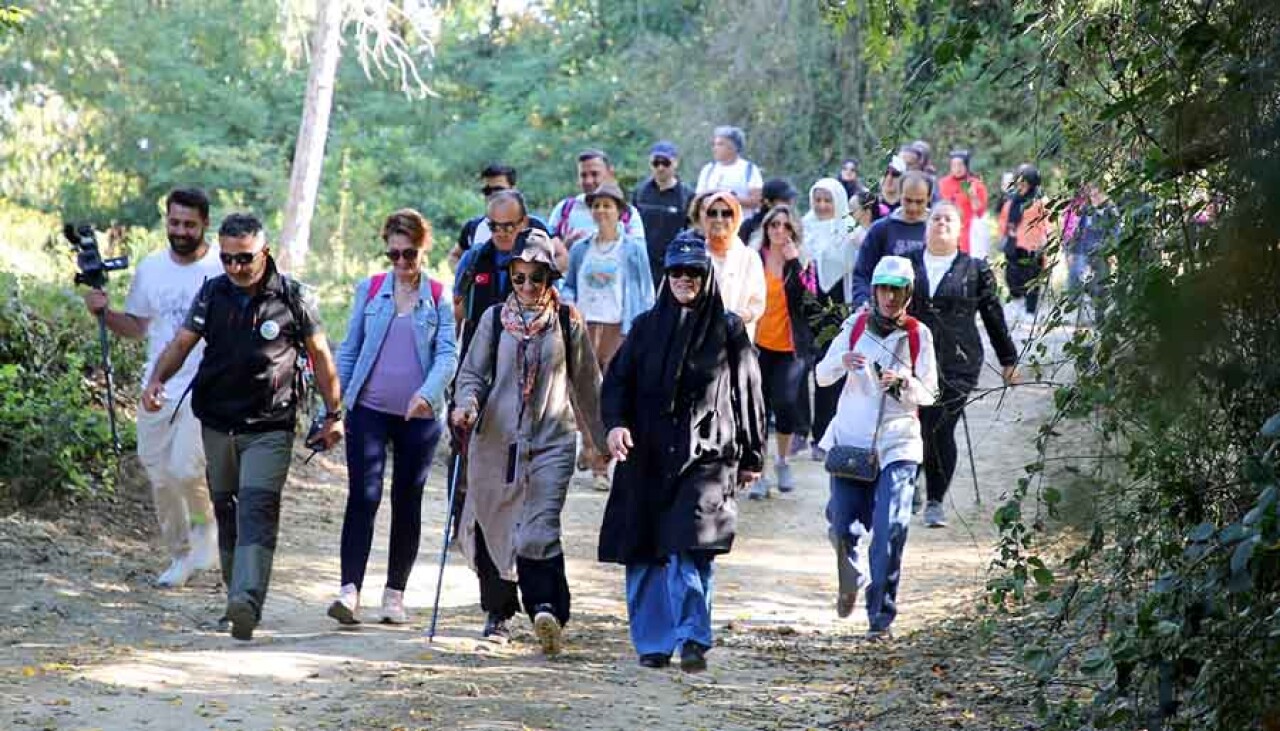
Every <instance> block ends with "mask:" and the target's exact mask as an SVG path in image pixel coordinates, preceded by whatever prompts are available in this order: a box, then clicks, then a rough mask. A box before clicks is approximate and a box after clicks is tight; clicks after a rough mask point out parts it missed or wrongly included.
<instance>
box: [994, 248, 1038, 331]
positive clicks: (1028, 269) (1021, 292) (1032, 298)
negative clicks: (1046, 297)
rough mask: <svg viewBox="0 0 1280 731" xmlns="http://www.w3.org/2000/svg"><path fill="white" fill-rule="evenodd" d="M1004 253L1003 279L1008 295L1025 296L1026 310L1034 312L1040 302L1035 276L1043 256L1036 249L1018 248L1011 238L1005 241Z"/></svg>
mask: <svg viewBox="0 0 1280 731" xmlns="http://www.w3.org/2000/svg"><path fill="white" fill-rule="evenodd" d="M1004 255H1005V270H1004V281H1005V284H1007V285H1009V294H1010V296H1012V297H1026V298H1027V312H1029V313H1031V314H1035V311H1036V307H1037V306H1038V305H1039V303H1040V282H1037V281H1036V278H1037V277H1039V276H1040V270H1041V268H1042V267H1043V266H1044V257H1043V256H1041V254H1040V252H1038V251H1027V250H1026V249H1019V248H1018V247H1017V246H1015V245H1013V244H1012V240H1009V241H1006V243H1005V247H1004Z"/></svg>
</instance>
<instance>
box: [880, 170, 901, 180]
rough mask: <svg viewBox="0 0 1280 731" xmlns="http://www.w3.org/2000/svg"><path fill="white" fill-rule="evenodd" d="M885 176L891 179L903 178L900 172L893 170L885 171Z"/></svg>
mask: <svg viewBox="0 0 1280 731" xmlns="http://www.w3.org/2000/svg"><path fill="white" fill-rule="evenodd" d="M884 174H885V175H888V176H889V177H891V178H901V177H902V173H900V172H898V171H897V170H894V169H893V168H889V169H888V170H886V171H884Z"/></svg>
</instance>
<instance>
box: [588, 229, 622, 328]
mask: <svg viewBox="0 0 1280 731" xmlns="http://www.w3.org/2000/svg"><path fill="white" fill-rule="evenodd" d="M577 285H578V309H579V311H581V312H582V319H584V320H586V321H587V322H602V323H607V324H610V325H616V324H618V323H620V322H622V241H621V240H618V241H612V242H610V243H608V244H605V245H604V246H600V245H599V244H598V243H597V242H595V241H592V242H591V243H590V244H589V245H588V246H587V253H586V255H585V256H583V257H582V266H581V267H580V268H579V269H578V281H577Z"/></svg>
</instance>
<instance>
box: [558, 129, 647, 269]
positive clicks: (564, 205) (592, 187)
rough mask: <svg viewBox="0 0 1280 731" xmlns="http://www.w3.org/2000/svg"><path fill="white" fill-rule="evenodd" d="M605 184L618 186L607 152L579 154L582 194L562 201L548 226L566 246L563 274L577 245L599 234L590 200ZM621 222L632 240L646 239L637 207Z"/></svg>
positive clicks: (629, 209) (562, 248)
mask: <svg viewBox="0 0 1280 731" xmlns="http://www.w3.org/2000/svg"><path fill="white" fill-rule="evenodd" d="M605 183H613V184H614V185H617V184H618V178H617V176H616V175H615V173H614V169H613V163H612V162H609V156H608V155H606V154H605V153H604V151H603V150H583V151H582V152H580V153H578V188H579V189H581V190H582V192H581V193H578V194H577V195H571V196H569V197H568V198H565V199H563V200H561V201H560V202H559V203H557V204H556V206H555V208H552V209H551V214H550V215H548V216H547V226H549V227H550V228H551V235H552V236H553V237H554V238H553V240H552V243H557V242H563V243H562V245H558V246H556V264H557V265H559V266H560V267H561V270H562V271H563V270H564V269H566V268H567V267H568V266H569V257H568V252H569V250H570V249H572V248H573V245H574V244H576V243H578V242H579V241H581V240H582V239H585V238H587V237H588V236H590V235H591V234H593V233H595V232H596V221H595V219H594V218H592V217H591V206H590V204H588V203H587V196H588V195H590V194H591V193H594V192H596V188H599V187H600V186H601V185H604V184H605ZM621 220H622V228H623V232H624V234H625V235H626V236H627V237H628V238H638V239H643V238H644V221H643V220H642V219H641V218H640V211H638V210H636V207H635V206H633V205H627V207H626V208H625V209H624V210H623V211H622V218H621ZM562 251H563V252H564V257H563V259H562V258H561V252H562Z"/></svg>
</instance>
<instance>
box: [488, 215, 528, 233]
mask: <svg viewBox="0 0 1280 731" xmlns="http://www.w3.org/2000/svg"><path fill="white" fill-rule="evenodd" d="M485 221H486V222H487V223H488V224H489V230H490V231H518V230H519V229H520V222H519V221H495V220H493V219H492V218H486V219H485Z"/></svg>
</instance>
